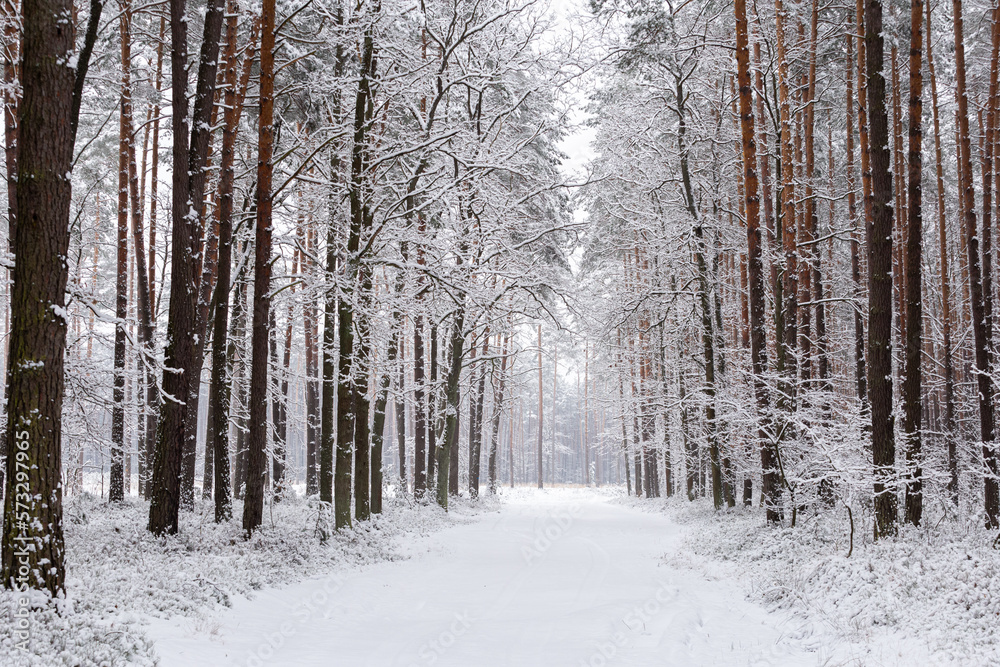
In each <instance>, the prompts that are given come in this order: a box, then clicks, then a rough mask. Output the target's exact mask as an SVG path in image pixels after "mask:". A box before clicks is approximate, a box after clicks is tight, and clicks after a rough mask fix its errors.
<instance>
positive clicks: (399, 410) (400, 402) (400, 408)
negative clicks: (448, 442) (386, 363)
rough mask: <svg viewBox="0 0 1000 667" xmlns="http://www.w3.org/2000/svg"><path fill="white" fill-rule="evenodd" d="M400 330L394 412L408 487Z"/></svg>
mask: <svg viewBox="0 0 1000 667" xmlns="http://www.w3.org/2000/svg"><path fill="white" fill-rule="evenodd" d="M402 326H403V325H401V330H400V332H399V350H398V352H397V358H396V366H397V370H396V398H395V403H394V405H393V412H394V413H395V416H396V447H397V449H398V450H399V479H400V480H401V481H402V482H403V489H404V490H405V489H406V488H407V481H406V342H405V337H404V336H403V333H404V330H403V329H402Z"/></svg>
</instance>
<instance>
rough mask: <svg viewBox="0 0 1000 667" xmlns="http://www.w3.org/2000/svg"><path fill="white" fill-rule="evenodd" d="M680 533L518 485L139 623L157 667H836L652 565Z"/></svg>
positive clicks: (641, 515)
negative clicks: (404, 545) (360, 559)
mask: <svg viewBox="0 0 1000 667" xmlns="http://www.w3.org/2000/svg"><path fill="white" fill-rule="evenodd" d="M687 530H688V529H684V528H680V527H678V526H677V525H676V524H674V523H673V522H671V521H670V520H668V518H667V517H665V516H664V515H662V514H657V513H652V512H645V511H641V510H640V509H637V508H634V507H629V506H625V505H622V504H619V503H616V502H613V501H612V500H611V498H609V497H608V496H607V495H597V494H595V493H592V492H586V491H582V490H579V491H574V490H569V489H565V490H564V489H557V490H552V491H544V492H519V493H516V494H514V495H513V496H512V497H508V498H507V499H506V502H505V504H504V506H503V508H502V509H501V510H500V511H499V512H496V513H490V514H483V515H481V516H480V518H479V519H478V520H476V521H473V522H470V523H466V524H464V525H456V526H453V527H451V528H447V529H445V530H443V531H440V532H435V533H433V534H431V535H428V536H426V537H423V538H420V539H417V540H414V541H413V542H412V543H411V544H410V545H409V549H408V555H409V556H410V557H409V558H407V559H406V560H396V561H393V562H384V563H379V564H375V565H372V566H370V567H366V568H364V569H362V570H360V571H356V572H354V573H348V574H344V575H341V574H339V573H337V572H333V573H331V574H330V575H329V576H327V577H319V578H315V579H310V580H307V581H304V582H302V583H299V584H295V585H292V586H288V587H285V588H280V589H271V590H267V591H262V592H261V593H260V594H259V595H258V596H257V597H255V598H254V599H253V600H245V599H241V600H236V601H234V603H233V606H232V608H230V609H227V610H225V611H223V612H222V613H220V614H218V615H216V616H215V617H214V618H213V619H211V620H210V621H208V622H205V621H200V622H198V623H192V622H190V621H188V620H186V619H173V620H169V621H156V622H155V623H153V624H152V625H151V627H150V628H149V634H150V636H151V637H152V638H153V640H154V641H155V647H156V650H157V652H158V653H159V655H160V657H161V664H162V665H164V667H172V666H175V665H176V666H178V667H181V666H183V667H193V666H196V665H206V666H207V665H212V666H216V665H218V666H221V665H247V666H253V665H296V666H299V665H301V666H303V667H304V666H307V665H330V664H337V665H345V666H348V665H349V666H351V667H362V666H371V667H413V666H417V665H444V666H447V665H455V666H459V665H461V666H463V667H465V666H479V665H482V666H489V667H500V666H505V665H511V666H518V667H522V666H523V667H532V666H535V665H538V666H540V667H541V666H546V667H557V666H560V665H566V666H572V667H576V666H578V665H593V666H595V667H596V666H599V665H623V666H632V667H641V666H644V665H677V666H685V667H687V666H691V667H695V666H698V665H706V666H707V665H727V666H729V665H732V666H741V665H754V666H756V665H761V666H762V665H787V666H789V667H793V666H794V667H807V666H810V665H831V664H838V663H834V662H831V655H832V653H833V652H832V650H830V649H828V648H827V647H826V646H825V644H826V643H827V642H824V640H823V638H822V637H820V636H818V635H817V634H816V632H815V629H814V626H809V627H808V628H806V629H804V626H802V624H800V623H797V622H796V621H794V620H793V619H792V617H791V616H790V615H788V614H786V613H784V612H776V613H768V612H766V611H765V610H764V609H763V608H762V607H761V606H759V605H756V604H753V603H751V602H748V601H746V599H745V597H746V591H745V590H744V589H743V588H742V587H741V585H740V584H739V583H737V582H733V581H709V580H708V579H706V578H705V577H703V576H699V575H697V574H695V573H694V572H693V571H692V570H690V569H687V568H675V567H670V566H668V565H666V563H665V561H664V555H665V554H669V553H673V552H675V551H676V550H677V549H678V547H679V546H680V544H681V542H682V540H683V538H684V536H685V534H686V533H687ZM331 660H333V662H331Z"/></svg>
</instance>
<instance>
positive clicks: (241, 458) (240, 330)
mask: <svg viewBox="0 0 1000 667" xmlns="http://www.w3.org/2000/svg"><path fill="white" fill-rule="evenodd" d="M236 282H237V288H236V294H235V295H234V299H233V324H232V328H231V330H230V332H229V350H227V365H228V367H229V368H230V369H231V371H230V372H231V374H232V378H233V382H232V387H234V388H235V389H236V410H237V411H238V414H237V417H236V466H235V469H234V471H233V490H234V495H235V496H236V497H237V498H242V497H243V490H244V488H245V486H246V479H247V383H246V366H247V363H246V359H247V350H246V326H247V292H249V290H248V285H247V281H246V276H245V275H243V274H241V275H239V276H237V281H236ZM230 511H231V510H230Z"/></svg>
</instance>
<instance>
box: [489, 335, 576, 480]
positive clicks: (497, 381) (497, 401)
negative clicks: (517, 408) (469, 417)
mask: <svg viewBox="0 0 1000 667" xmlns="http://www.w3.org/2000/svg"><path fill="white" fill-rule="evenodd" d="M509 346H510V333H507V334H506V335H505V336H504V339H503V350H502V352H501V353H500V355H501V356H500V373H499V375H497V376H496V377H494V378H493V419H492V424H491V425H490V454H489V462H488V464H487V466H488V476H489V489H490V493H491V494H493V495H496V492H497V446H498V444H499V438H500V419H501V417H502V416H503V391H504V384H505V383H506V381H507V350H508V349H509ZM495 366H496V363H495V362H494V367H495ZM585 366H586V365H585ZM584 414H586V408H584ZM584 447H585V448H586V438H585V439H584ZM584 451H586V449H585V450H584Z"/></svg>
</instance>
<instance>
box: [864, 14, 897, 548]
mask: <svg viewBox="0 0 1000 667" xmlns="http://www.w3.org/2000/svg"><path fill="white" fill-rule="evenodd" d="M866 2H867V5H866V8H865V58H866V70H867V75H868V85H867V93H868V121H869V123H870V124H871V128H870V135H871V136H870V138H871V142H870V145H869V153H870V155H871V170H872V174H871V183H872V202H871V203H872V206H871V220H870V221H869V223H868V226H869V229H870V232H869V235H868V387H869V391H870V392H871V394H870V395H871V413H872V462H873V464H874V467H875V485H874V486H875V489H874V490H875V537H877V538H878V537H885V536H888V535H893V534H895V532H896V489H895V483H894V482H895V464H896V442H895V436H894V434H893V421H894V417H893V409H892V401H893V397H892V227H893V223H892V219H893V210H892V196H893V195H892V172H891V171H890V169H889V167H890V164H889V161H890V154H889V119H888V114H887V110H886V101H885V77H884V76H883V67H884V64H883V61H884V55H883V45H884V42H883V37H882V2H881V0H866Z"/></svg>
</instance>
